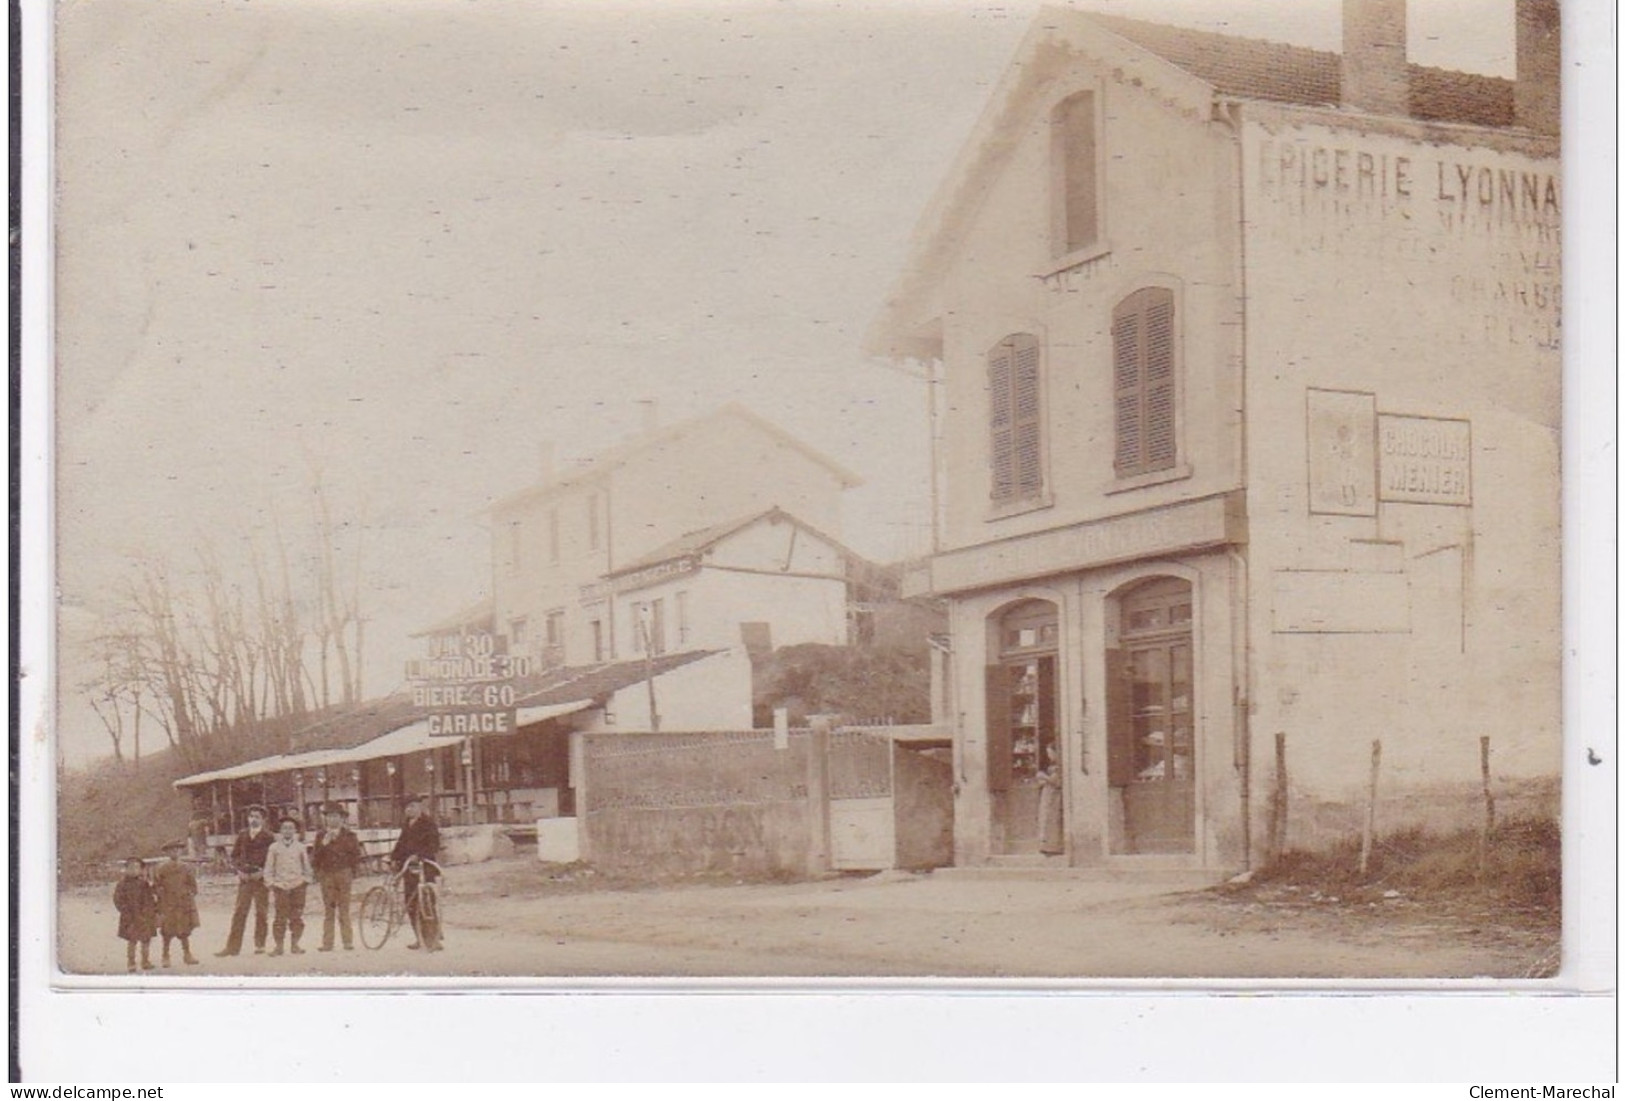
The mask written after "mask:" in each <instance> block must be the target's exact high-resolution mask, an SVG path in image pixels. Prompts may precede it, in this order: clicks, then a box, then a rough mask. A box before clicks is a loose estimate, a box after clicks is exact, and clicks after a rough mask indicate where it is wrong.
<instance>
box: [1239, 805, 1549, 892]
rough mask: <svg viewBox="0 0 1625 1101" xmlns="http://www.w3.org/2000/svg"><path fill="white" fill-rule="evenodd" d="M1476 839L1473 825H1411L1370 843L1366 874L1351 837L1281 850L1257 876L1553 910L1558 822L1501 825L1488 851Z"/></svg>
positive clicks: (1333, 888)
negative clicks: (1313, 848) (1446, 828)
mask: <svg viewBox="0 0 1625 1101" xmlns="http://www.w3.org/2000/svg"><path fill="white" fill-rule="evenodd" d="M1480 836H1481V835H1480V833H1479V831H1477V830H1472V829H1462V830H1456V831H1453V832H1451V833H1446V834H1437V833H1430V832H1427V831H1425V830H1422V829H1420V828H1413V829H1406V830H1401V831H1398V832H1396V833H1392V834H1388V835H1387V836H1384V837H1381V838H1379V839H1378V840H1377V841H1376V842H1375V843H1374V844H1373V845H1372V849H1371V862H1370V867H1369V870H1368V872H1367V874H1366V875H1365V876H1363V877H1362V876H1361V875H1360V870H1359V869H1360V841H1359V838H1357V837H1355V838H1349V839H1347V840H1344V841H1342V842H1340V843H1339V844H1337V845H1335V846H1333V847H1332V848H1330V849H1326V850H1323V851H1319V852H1303V851H1298V850H1292V851H1289V852H1285V853H1282V854H1281V856H1280V857H1279V858H1278V859H1277V860H1275V861H1274V862H1273V863H1271V864H1270V865H1269V866H1268V867H1266V868H1264V869H1262V870H1261V871H1260V872H1259V873H1258V875H1257V876H1255V877H1254V878H1255V882H1273V883H1292V884H1296V885H1299V886H1305V887H1313V888H1315V889H1317V890H1320V891H1322V892H1324V893H1336V894H1339V895H1351V896H1357V895H1359V894H1361V893H1362V892H1371V891H1378V892H1380V891H1382V890H1399V891H1403V892H1406V893H1407V894H1413V895H1428V896H1445V895H1451V894H1468V893H1471V894H1475V895H1478V896H1481V897H1488V898H1492V899H1494V900H1495V901H1496V902H1497V903H1499V904H1502V905H1505V906H1509V907H1515V908H1518V909H1529V910H1544V911H1547V912H1549V913H1552V914H1554V915H1555V914H1556V913H1557V912H1558V911H1559V909H1560V907H1561V903H1562V839H1561V834H1560V829H1559V825H1558V822H1557V820H1556V819H1555V818H1552V817H1550V816H1544V815H1543V816H1538V817H1526V818H1515V819H1512V820H1509V821H1506V822H1502V823H1500V824H1498V825H1497V826H1496V828H1495V831H1494V832H1493V833H1492V834H1491V835H1490V838H1489V846H1488V851H1487V852H1485V851H1483V845H1482V842H1481V840H1480Z"/></svg>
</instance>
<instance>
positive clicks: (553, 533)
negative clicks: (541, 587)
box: [547, 508, 559, 565]
mask: <svg viewBox="0 0 1625 1101" xmlns="http://www.w3.org/2000/svg"><path fill="white" fill-rule="evenodd" d="M547 560H548V561H549V562H552V563H554V564H555V565H556V564H557V563H558V560H559V510H558V509H556V508H555V509H552V510H550V511H549V512H548V514H547Z"/></svg>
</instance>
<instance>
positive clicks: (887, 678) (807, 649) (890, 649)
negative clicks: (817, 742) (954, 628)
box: [754, 643, 931, 728]
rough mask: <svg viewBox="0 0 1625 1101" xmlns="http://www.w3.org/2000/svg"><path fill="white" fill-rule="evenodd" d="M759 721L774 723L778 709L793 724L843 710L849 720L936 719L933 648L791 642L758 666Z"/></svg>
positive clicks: (756, 712) (759, 722)
mask: <svg viewBox="0 0 1625 1101" xmlns="http://www.w3.org/2000/svg"><path fill="white" fill-rule="evenodd" d="M754 695H755V709H754V710H755V725H756V726H757V727H758V728H761V727H768V726H772V725H773V709H774V708H777V707H783V708H785V709H787V710H788V711H789V712H790V725H792V726H803V725H805V724H806V721H807V716H808V715H818V714H828V713H838V714H841V715H843V716H845V717H846V718H847V719H848V720H849V721H853V722H865V721H871V720H876V719H889V720H890V721H892V722H896V723H924V722H929V721H930V719H931V668H930V658H929V657H928V651H927V650H926V649H925V647H924V646H923V645H922V646H920V647H918V648H904V647H900V646H863V647H859V646H823V645H819V644H817V643H806V644H804V645H801V646H786V647H784V648H782V649H779V650H776V651H774V652H773V654H772V655H771V656H769V657H767V658H765V659H763V660H762V662H761V663H760V664H759V665H758V666H757V668H756V671H755V692H754Z"/></svg>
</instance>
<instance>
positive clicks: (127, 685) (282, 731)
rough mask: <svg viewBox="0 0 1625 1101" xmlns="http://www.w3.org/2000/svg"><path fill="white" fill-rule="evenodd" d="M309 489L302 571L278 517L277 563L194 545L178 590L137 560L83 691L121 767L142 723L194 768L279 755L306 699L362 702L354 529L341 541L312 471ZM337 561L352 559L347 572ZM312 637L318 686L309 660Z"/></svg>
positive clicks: (255, 552)
mask: <svg viewBox="0 0 1625 1101" xmlns="http://www.w3.org/2000/svg"><path fill="white" fill-rule="evenodd" d="M312 487H313V493H314V498H315V515H314V524H313V528H314V533H313V534H314V536H315V538H316V540H317V546H316V549H315V553H314V555H312V556H311V558H310V559H308V561H309V564H310V568H309V570H308V571H299V572H298V573H297V574H296V572H295V571H294V570H293V569H292V568H291V567H290V554H289V548H288V545H287V543H286V541H285V540H284V538H283V534H282V529H281V526H280V524H279V523H278V522H277V520H276V515H275V512H274V511H273V512H272V514H271V516H272V535H273V539H274V541H275V555H276V561H275V566H274V568H273V567H272V566H271V565H270V564H269V563H268V556H267V553H266V551H265V549H264V548H263V547H262V546H261V545H260V544H259V543H257V542H251V543H249V544H248V553H247V560H246V561H244V562H237V563H231V562H226V561H224V560H222V557H221V556H220V554H219V553H218V552H217V551H216V550H215V548H214V547H213V546H211V545H210V544H208V543H207V542H206V541H205V542H203V543H201V544H200V548H199V550H198V551H197V553H196V561H195V564H194V565H193V566H192V567H191V569H190V570H189V571H188V572H187V574H186V575H185V576H186V578H187V580H186V583H185V584H184V585H183V584H179V583H177V581H176V578H177V577H178V576H179V575H177V574H175V573H173V572H172V571H171V568H170V564H168V563H163V562H159V561H156V560H146V561H142V562H140V563H138V565H137V566H136V568H135V570H134V571H133V573H132V575H131V577H130V579H129V580H128V582H127V583H126V585H125V587H124V588H123V590H122V592H121V594H120V598H119V599H118V600H117V601H116V606H115V607H114V608H113V609H111V610H110V612H109V614H108V617H107V618H108V622H109V623H110V624H116V625H117V626H116V627H115V628H112V629H110V630H109V631H108V632H107V633H106V634H105V635H104V636H103V637H102V638H101V640H99V650H98V654H97V658H98V662H99V669H98V672H97V673H96V674H95V675H94V676H93V677H91V678H90V679H88V680H87V681H86V682H84V683H83V684H81V685H80V690H81V692H82V693H83V694H84V696H85V697H86V699H87V700H88V701H89V703H90V705H91V707H92V709H93V710H94V711H95V713H96V714H97V715H98V716H99V717H100V719H101V721H102V724H103V726H104V727H106V729H107V733H108V737H109V739H110V740H111V741H112V744H113V752H114V755H115V756H116V757H118V758H119V759H120V760H124V759H125V754H126V750H127V749H131V750H133V754H134V757H135V760H136V762H137V763H138V764H139V759H140V742H141V727H142V722H143V719H146V720H149V721H151V722H155V723H156V724H157V725H158V726H159V728H160V729H162V730H163V731H164V734H165V737H166V738H167V740H168V742H169V745H170V746H172V747H173V748H175V749H176V750H177V751H178V752H180V753H181V755H182V756H183V758H184V759H185V760H186V761H187V762H188V763H189V764H193V765H197V764H201V763H204V762H206V761H207V760H208V759H210V758H212V757H217V756H218V755H219V754H220V753H222V752H229V753H232V754H235V752H236V749H235V748H234V746H236V745H237V744H238V743H244V742H246V743H249V744H255V743H258V746H257V748H268V747H269V746H270V744H271V743H272V742H276V743H278V744H277V745H276V748H278V749H283V748H286V746H285V745H282V744H280V743H281V742H283V741H284V740H285V739H286V737H287V736H288V735H289V734H290V732H291V730H292V729H293V726H294V721H295V720H296V719H297V718H298V717H299V716H301V715H304V714H305V713H306V712H307V711H308V710H309V708H310V706H311V705H312V703H313V702H319V703H320V705H321V706H323V707H327V706H329V705H331V704H332V703H334V702H341V703H343V704H346V705H350V704H354V703H356V702H358V701H359V700H360V699H361V691H362V683H361V653H362V651H361V644H362V623H363V620H362V615H361V583H360V576H361V539H360V525H359V524H354V525H349V529H350V538H351V540H352V541H353V546H346V545H344V543H343V540H342V538H341V535H342V532H343V529H342V526H340V525H335V523H334V520H333V510H332V508H331V507H330V504H329V501H328V497H327V491H326V487H325V486H324V484H323V482H322V479H321V477H320V471H319V470H317V469H315V467H314V465H313V467H312ZM344 562H353V566H352V567H351V574H350V576H349V577H344V576H342V574H343V569H342V567H341V563H344ZM250 580H251V583H252V588H248V587H247V583H248V582H249V581H250ZM312 640H314V641H315V643H316V649H317V653H318V660H319V663H320V669H319V675H320V679H319V682H318V681H317V680H316V679H315V677H313V675H312V670H311V669H310V667H309V664H310V663H309V662H308V661H307V657H306V654H307V644H308V643H309V642H311V641H312ZM330 658H334V659H336V662H337V669H336V673H337V678H338V685H337V688H338V698H337V700H335V699H334V697H333V693H332V687H333V686H332V682H331V679H330V676H331V673H332V672H334V671H335V670H331V669H330V666H329V659H330Z"/></svg>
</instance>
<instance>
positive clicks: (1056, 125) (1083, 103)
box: [1050, 92, 1100, 256]
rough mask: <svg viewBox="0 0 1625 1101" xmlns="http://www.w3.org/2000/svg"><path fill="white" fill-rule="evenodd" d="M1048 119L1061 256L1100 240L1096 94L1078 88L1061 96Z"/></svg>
mask: <svg viewBox="0 0 1625 1101" xmlns="http://www.w3.org/2000/svg"><path fill="white" fill-rule="evenodd" d="M1050 122H1051V127H1052V130H1053V135H1054V136H1053V141H1054V150H1055V152H1054V157H1055V169H1054V179H1055V185H1054V186H1055V196H1054V204H1055V253H1056V255H1057V256H1064V255H1066V254H1067V253H1071V252H1076V251H1078V250H1079V249H1086V248H1088V247H1090V246H1091V245H1093V244H1095V243H1096V242H1097V241H1099V240H1100V194H1099V162H1098V158H1097V150H1096V145H1097V141H1096V134H1095V94H1094V93H1093V92H1079V93H1078V94H1076V95H1074V96H1069V97H1067V98H1066V99H1064V100H1062V101H1061V102H1060V103H1059V104H1057V105H1056V107H1055V111H1054V114H1052V115H1051V116H1050Z"/></svg>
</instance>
